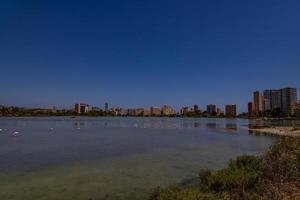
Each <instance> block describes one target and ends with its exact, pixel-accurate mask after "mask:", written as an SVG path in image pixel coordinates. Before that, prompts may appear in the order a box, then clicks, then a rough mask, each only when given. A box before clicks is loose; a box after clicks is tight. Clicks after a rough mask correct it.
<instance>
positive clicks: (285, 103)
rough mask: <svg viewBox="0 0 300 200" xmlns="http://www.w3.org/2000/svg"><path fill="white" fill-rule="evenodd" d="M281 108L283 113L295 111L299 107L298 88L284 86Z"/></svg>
mask: <svg viewBox="0 0 300 200" xmlns="http://www.w3.org/2000/svg"><path fill="white" fill-rule="evenodd" d="M281 103H282V104H281V108H282V109H281V110H282V111H283V113H285V114H288V113H294V111H295V110H296V108H297V89H296V88H282V89H281Z"/></svg>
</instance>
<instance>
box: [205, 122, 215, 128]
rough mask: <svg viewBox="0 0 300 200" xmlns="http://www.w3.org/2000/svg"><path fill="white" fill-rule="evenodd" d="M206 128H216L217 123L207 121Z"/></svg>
mask: <svg viewBox="0 0 300 200" xmlns="http://www.w3.org/2000/svg"><path fill="white" fill-rule="evenodd" d="M206 126H207V128H209V129H217V124H216V123H211V122H210V123H207V124H206Z"/></svg>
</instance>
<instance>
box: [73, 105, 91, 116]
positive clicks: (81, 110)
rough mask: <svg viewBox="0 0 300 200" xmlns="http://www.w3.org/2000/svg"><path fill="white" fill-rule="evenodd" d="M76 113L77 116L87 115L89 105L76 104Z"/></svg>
mask: <svg viewBox="0 0 300 200" xmlns="http://www.w3.org/2000/svg"><path fill="white" fill-rule="evenodd" d="M75 112H77V114H82V113H87V112H89V105H88V104H84V103H77V104H75Z"/></svg>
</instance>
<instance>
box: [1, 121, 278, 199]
mask: <svg viewBox="0 0 300 200" xmlns="http://www.w3.org/2000/svg"><path fill="white" fill-rule="evenodd" d="M260 123H262V122H259V121H249V120H241V119H201V118H200V119H199V118H117V117H113V118H109V117H99V118H98V117H97V118H84V117H83V118H74V119H72V118H69V117H49V118H0V128H1V129H2V132H0V199H6V200H7V199H22V200H26V199H28V200H34V199H39V200H40V199H86V200H87V199H147V196H148V195H149V193H150V192H151V191H152V190H153V188H155V187H156V186H162V187H164V186H167V185H169V184H175V183H179V182H181V181H188V180H190V179H193V178H195V177H197V173H198V171H199V170H200V169H203V168H212V169H219V168H221V167H224V166H225V165H226V163H227V162H228V160H229V159H232V158H235V157H236V156H238V155H241V154H245V153H246V154H254V155H261V154H263V153H264V152H265V151H266V150H267V149H268V148H269V146H270V144H272V142H273V141H274V140H275V138H274V137H270V136H263V135H261V136H256V135H252V134H249V133H248V131H247V129H246V127H247V126H248V125H249V124H260ZM16 131H17V132H19V133H18V134H16V135H15V136H14V135H13V133H14V132H16Z"/></svg>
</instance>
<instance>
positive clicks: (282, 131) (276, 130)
mask: <svg viewBox="0 0 300 200" xmlns="http://www.w3.org/2000/svg"><path fill="white" fill-rule="evenodd" d="M248 130H249V131H253V132H256V133H265V134H270V135H276V136H283V137H300V128H294V127H291V126H280V127H279V126H274V127H263V128H248Z"/></svg>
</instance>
